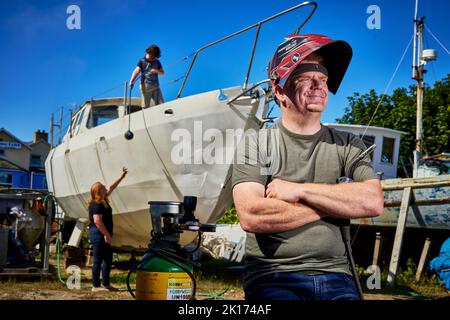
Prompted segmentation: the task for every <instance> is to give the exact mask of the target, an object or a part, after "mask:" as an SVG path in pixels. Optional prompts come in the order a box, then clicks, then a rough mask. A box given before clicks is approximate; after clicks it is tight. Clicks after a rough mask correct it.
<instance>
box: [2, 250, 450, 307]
mask: <svg viewBox="0 0 450 320" xmlns="http://www.w3.org/2000/svg"><path fill="white" fill-rule="evenodd" d="M126 256H127V255H120V256H117V255H115V260H114V264H115V266H114V268H113V270H112V272H111V281H112V284H113V285H114V286H116V287H118V288H120V289H121V290H120V291H118V292H102V293H98V292H97V293H93V292H91V290H90V288H89V286H90V272H91V270H90V268H88V267H84V268H82V269H81V276H82V282H81V287H82V288H81V289H72V290H71V289H68V288H67V286H65V285H63V284H62V283H61V282H59V281H58V277H57V269H56V265H57V263H56V259H55V258H53V259H52V260H51V267H52V268H51V271H52V275H51V276H50V277H48V278H45V279H40V278H30V277H9V278H5V277H4V278H3V279H2V280H1V282H0V300H5V299H14V300H130V299H133V298H132V297H131V295H130V294H129V293H128V291H127V290H126V277H127V274H128V271H127V270H124V269H125V268H128V267H129V265H130V263H128V262H127V261H126V260H124V257H126ZM61 264H63V263H61ZM241 267H242V265H239V264H236V263H230V262H225V261H218V260H208V261H204V262H202V269H201V271H200V272H198V273H197V299H199V300H203V299H217V300H243V299H244V292H243V290H242V281H241V274H240V270H241ZM68 276H69V275H68V274H66V272H65V271H64V270H61V278H62V279H63V280H65V279H67V278H68ZM413 278H414V273H413V272H412V269H411V270H409V269H407V270H402V271H401V272H400V273H399V274H398V276H397V279H398V283H399V285H398V286H397V287H395V288H388V287H387V286H386V285H385V283H384V281H382V285H381V289H380V290H368V289H367V287H365V283H366V279H367V276H362V277H361V280H362V284H363V287H365V292H364V295H365V299H366V300H436V299H439V300H442V299H445V300H450V294H449V293H448V292H447V291H446V290H445V289H444V288H443V287H442V285H440V284H439V283H438V280H437V279H436V278H435V276H429V275H424V277H423V278H422V279H421V281H420V282H416V281H415V280H414V279H413ZM134 279H135V277H134V276H132V277H131V280H132V281H131V283H132V284H134ZM382 279H383V277H382Z"/></svg>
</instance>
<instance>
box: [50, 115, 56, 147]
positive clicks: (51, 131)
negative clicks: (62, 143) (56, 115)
mask: <svg viewBox="0 0 450 320" xmlns="http://www.w3.org/2000/svg"><path fill="white" fill-rule="evenodd" d="M54 126H55V125H54V123H53V112H52V116H51V118H50V146H51V147H52V148H53V147H54V144H53V142H54V140H53V139H54V136H53V127H54Z"/></svg>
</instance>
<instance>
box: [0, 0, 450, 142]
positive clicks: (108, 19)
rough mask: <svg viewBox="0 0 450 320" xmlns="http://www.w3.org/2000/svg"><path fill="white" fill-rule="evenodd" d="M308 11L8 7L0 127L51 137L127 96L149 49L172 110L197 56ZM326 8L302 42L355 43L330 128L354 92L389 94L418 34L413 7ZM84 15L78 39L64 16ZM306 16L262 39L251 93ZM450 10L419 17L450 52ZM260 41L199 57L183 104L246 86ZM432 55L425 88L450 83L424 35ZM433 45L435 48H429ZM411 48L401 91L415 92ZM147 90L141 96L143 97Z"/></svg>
mask: <svg viewBox="0 0 450 320" xmlns="http://www.w3.org/2000/svg"><path fill="white" fill-rule="evenodd" d="M300 2H301V1H291V0H270V1H269V0H247V1H242V0H239V1H238V0H227V1H201V0H191V1H172V0H166V1H143V0H131V1H122V0H99V1H95V0H89V1H87V0H83V1H78V0H71V1H64V0H62V1H56V0H48V1H45V0H43V1H37V0H36V1H21V0H17V1H2V2H1V4H0V39H1V43H0V70H1V77H0V107H1V111H2V112H1V116H0V127H4V128H6V129H8V130H9V131H11V132H12V133H13V134H15V135H16V136H17V137H19V138H20V139H22V140H25V141H27V140H31V139H32V135H33V132H34V131H35V130H37V129H45V130H47V131H48V130H49V122H50V114H51V113H52V112H55V113H56V114H55V117H56V118H58V117H59V115H58V112H59V108H60V107H61V106H63V107H64V109H65V113H66V116H65V117H64V120H65V121H64V122H65V124H67V122H68V117H67V114H68V112H67V110H68V109H69V108H74V106H75V108H76V107H77V106H79V105H80V104H81V103H82V102H83V101H84V100H87V99H89V98H90V97H91V96H92V97H94V98H100V97H109V96H122V95H123V82H124V81H125V80H128V79H129V77H130V74H131V72H132V70H133V69H134V67H135V65H136V62H137V60H138V59H139V58H140V57H141V56H142V55H143V53H144V50H145V48H146V47H147V46H148V45H150V44H152V43H156V44H158V45H159V46H160V48H161V50H162V57H161V59H160V60H161V63H162V64H163V66H164V69H165V70H166V75H165V76H163V77H161V78H160V83H161V86H162V90H163V94H164V97H165V99H166V100H171V99H173V98H175V96H176V93H177V92H178V89H179V87H180V85H181V81H180V82H177V83H173V82H172V80H174V79H177V78H179V77H181V76H182V75H183V74H185V72H186V71H187V68H188V61H189V60H183V57H185V56H189V55H190V54H192V53H193V52H194V51H195V50H196V49H197V48H199V47H201V46H203V45H205V44H208V43H210V42H212V41H214V40H216V39H219V38H221V37H223V36H226V35H228V34H231V33H233V32H235V31H238V30H240V29H242V28H244V27H246V26H249V25H251V24H254V23H256V22H258V21H260V20H262V19H264V18H266V17H269V16H271V15H274V14H276V13H278V12H280V11H283V10H285V9H288V8H290V7H292V6H294V5H296V4H298V3H300ZM317 2H318V4H319V7H318V9H317V11H316V13H315V14H314V16H313V17H312V19H311V20H310V22H309V23H308V24H307V25H306V26H305V27H304V28H303V33H321V34H325V35H328V36H330V37H331V38H334V39H343V40H346V41H348V42H349V43H350V44H351V45H352V47H353V51H354V55H353V60H352V62H351V65H350V67H349V69H348V71H347V74H346V77H345V79H344V81H343V83H342V85H341V88H340V90H339V91H338V93H337V95H336V96H332V97H331V98H330V102H329V105H328V108H327V110H326V111H325V112H324V114H323V118H322V120H323V122H334V120H335V118H337V117H340V116H341V115H342V114H343V112H344V108H345V106H346V105H347V97H348V96H351V95H352V94H353V93H354V92H356V91H357V92H360V93H365V92H367V91H368V90H370V89H371V88H374V89H375V90H376V91H377V92H378V93H382V92H383V91H384V90H385V88H386V85H387V83H388V81H389V79H390V77H391V75H392V73H393V71H394V69H395V67H396V65H397V63H398V62H399V60H400V57H401V56H402V53H403V51H404V50H405V48H406V45H407V44H408V42H409V40H410V38H411V36H412V32H413V23H412V21H413V14H414V2H415V1H414V0H399V1H388V0H378V1H374V0H371V1H368V0H342V1H332V0H319V1H317ZM71 4H76V5H78V6H79V7H80V9H81V30H69V29H67V27H66V20H67V18H68V17H69V15H68V14H67V13H66V9H67V7H68V6H69V5H71ZM370 5H378V6H379V7H380V9H381V29H379V30H370V29H368V28H367V26H366V21H367V19H368V17H369V16H370V14H368V13H366V10H367V8H368V6H370ZM305 12H306V10H304V9H300V10H297V11H294V12H291V13H289V14H287V15H285V16H283V17H281V18H279V19H278V20H276V21H274V22H269V23H268V24H267V25H265V27H263V29H262V32H261V35H260V42H259V44H258V47H257V51H256V56H255V60H254V68H253V71H252V74H251V77H250V81H252V82H256V81H259V80H262V79H264V78H266V77H267V73H266V71H265V68H266V66H267V63H268V60H269V59H270V57H271V55H272V53H273V51H274V50H275V48H276V46H277V45H278V44H279V43H281V42H282V40H283V36H284V35H286V34H289V33H292V32H293V31H294V30H295V28H296V27H297V25H298V24H299V23H300V21H301V20H302V18H303V17H304V16H305ZM448 12H450V2H449V1H445V0H429V1H421V3H420V15H424V16H426V20H425V21H426V24H427V26H428V27H429V29H430V30H431V31H432V32H433V33H434V35H435V36H436V37H437V38H438V39H439V40H440V41H441V42H442V43H443V44H444V45H445V46H446V47H447V49H449V48H450V32H449V27H448ZM253 36H254V32H250V33H248V34H246V35H244V36H240V37H239V38H236V40H232V41H230V42H228V43H226V44H223V45H220V46H218V47H216V48H214V49H212V50H210V51H206V52H204V53H202V54H200V56H199V58H198V60H197V62H196V65H195V67H194V71H193V73H192V75H191V77H190V79H189V81H188V84H187V87H186V89H185V91H184V93H183V95H184V96H185V95H189V94H192V93H200V92H204V91H208V90H213V89H217V88H221V87H230V86H235V85H241V84H242V83H243V81H244V77H245V72H246V68H247V63H248V59H249V56H250V53H251V44H252V39H253ZM425 39H426V42H425V44H426V47H429V48H434V49H437V50H438V55H439V58H438V61H436V62H433V63H431V64H430V65H429V66H428V70H429V71H428V73H427V74H426V78H425V79H426V81H427V82H428V83H433V82H435V81H436V80H438V79H441V78H443V77H444V76H445V75H447V74H448V73H450V63H449V62H450V59H449V55H448V54H447V53H446V52H445V51H444V50H443V49H442V48H441V47H440V46H439V44H438V43H437V42H436V41H435V40H434V39H433V38H432V37H431V36H430V34H429V33H427V32H425ZM427 44H428V45H427ZM411 61H412V46H411V48H410V49H409V51H408V53H407V55H406V56H405V59H404V61H403V63H402V65H401V67H400V69H399V71H398V74H397V76H396V77H395V79H394V81H393V83H392V84H391V87H390V90H389V91H388V93H389V92H391V91H392V89H393V88H397V87H406V86H409V85H412V84H414V81H413V80H411ZM138 94H139V92H138V89H137V87H136V89H135V90H134V92H133V95H138Z"/></svg>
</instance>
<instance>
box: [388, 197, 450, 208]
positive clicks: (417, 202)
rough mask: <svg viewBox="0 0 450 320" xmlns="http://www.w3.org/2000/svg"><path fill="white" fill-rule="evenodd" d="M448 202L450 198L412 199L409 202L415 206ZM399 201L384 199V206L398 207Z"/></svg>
mask: <svg viewBox="0 0 450 320" xmlns="http://www.w3.org/2000/svg"><path fill="white" fill-rule="evenodd" d="M446 203H450V198H441V199H427V200H415V201H412V202H411V204H415V205H417V206H430V205H437V204H446ZM401 204H402V203H401V202H399V201H385V202H384V207H385V208H387V207H400V206H401Z"/></svg>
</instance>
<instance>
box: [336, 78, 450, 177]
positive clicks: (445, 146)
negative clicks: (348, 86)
mask: <svg viewBox="0 0 450 320" xmlns="http://www.w3.org/2000/svg"><path fill="white" fill-rule="evenodd" d="M381 98H382V96H381V95H378V94H377V93H376V92H375V90H373V89H372V90H370V91H369V93H366V94H363V95H361V94H359V93H358V92H355V93H354V94H353V96H351V97H348V98H347V99H348V104H349V105H348V107H346V108H345V111H344V115H343V116H342V117H341V118H338V119H336V122H338V123H346V124H360V125H367V124H369V122H370V125H371V126H377V127H385V128H391V129H395V130H400V131H406V132H408V134H406V135H403V136H402V137H401V142H400V156H399V160H400V161H399V166H400V165H401V163H402V161H403V162H404V163H405V164H406V165H408V164H409V163H410V159H412V157H413V156H412V155H413V153H412V152H413V150H414V149H415V138H416V113H417V112H416V87H415V86H410V87H409V88H408V89H406V88H398V89H395V90H394V91H393V93H392V94H391V95H386V96H385V97H384V98H383V100H382V101H381V103H380V100H381ZM379 103H380V106H379V108H378V110H377V111H376V113H375V115H374V116H373V114H374V112H375V109H376V107H377V105H378V104H379ZM372 116H373V119H372ZM371 119H372V121H371ZM422 119H423V150H424V154H428V155H434V154H438V153H441V152H448V151H450V74H449V75H447V77H445V78H444V79H442V80H440V81H437V82H435V83H434V86H433V87H427V86H426V87H425V90H424V101H423V116H422ZM401 173H402V171H401V170H400V171H399V175H401Z"/></svg>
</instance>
